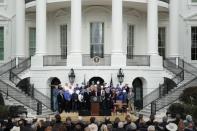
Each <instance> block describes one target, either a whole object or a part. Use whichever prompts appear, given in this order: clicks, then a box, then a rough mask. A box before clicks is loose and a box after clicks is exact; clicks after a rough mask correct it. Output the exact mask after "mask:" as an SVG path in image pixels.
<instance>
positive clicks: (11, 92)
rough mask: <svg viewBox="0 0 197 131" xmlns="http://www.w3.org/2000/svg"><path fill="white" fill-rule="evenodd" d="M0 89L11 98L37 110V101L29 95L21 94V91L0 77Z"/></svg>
mask: <svg viewBox="0 0 197 131" xmlns="http://www.w3.org/2000/svg"><path fill="white" fill-rule="evenodd" d="M0 90H1V91H2V92H3V93H5V94H7V93H8V96H10V97H11V98H13V99H15V100H16V101H18V102H20V103H22V104H24V105H25V106H27V107H29V108H31V109H33V110H34V111H37V101H35V100H32V99H31V98H30V97H28V96H26V95H25V94H21V91H20V90H18V89H17V88H15V87H12V86H11V85H9V84H7V83H5V82H4V81H2V80H1V79H0Z"/></svg>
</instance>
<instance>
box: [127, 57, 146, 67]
mask: <svg viewBox="0 0 197 131" xmlns="http://www.w3.org/2000/svg"><path fill="white" fill-rule="evenodd" d="M126 64H127V66H150V56H148V55H127V63H126Z"/></svg>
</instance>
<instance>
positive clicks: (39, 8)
mask: <svg viewBox="0 0 197 131" xmlns="http://www.w3.org/2000/svg"><path fill="white" fill-rule="evenodd" d="M45 53H46V0H36V55H38V56H43V55H44V54H45Z"/></svg>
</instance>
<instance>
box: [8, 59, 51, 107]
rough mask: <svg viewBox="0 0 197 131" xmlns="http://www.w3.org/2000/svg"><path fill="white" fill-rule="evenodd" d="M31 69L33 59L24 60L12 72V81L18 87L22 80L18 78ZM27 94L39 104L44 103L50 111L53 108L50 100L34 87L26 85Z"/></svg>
mask: <svg viewBox="0 0 197 131" xmlns="http://www.w3.org/2000/svg"><path fill="white" fill-rule="evenodd" d="M30 67H31V57H29V58H27V59H25V60H23V61H22V62H21V63H19V64H18V65H17V66H16V67H15V68H13V69H11V70H10V78H9V79H10V81H12V82H13V83H14V84H15V85H16V86H17V85H18V83H19V82H20V81H22V79H21V78H20V77H19V76H18V74H20V73H21V72H23V71H24V70H26V69H28V68H30ZM25 93H26V94H28V95H29V96H31V97H32V98H33V99H35V100H37V102H38V103H42V104H43V105H45V106H46V107H48V108H49V109H50V108H51V105H50V103H51V102H50V98H49V97H47V96H46V95H44V94H43V93H41V92H40V91H38V90H37V89H36V88H34V85H32V84H30V81H29V84H26V92H25Z"/></svg>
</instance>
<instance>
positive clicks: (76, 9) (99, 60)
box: [0, 0, 197, 97]
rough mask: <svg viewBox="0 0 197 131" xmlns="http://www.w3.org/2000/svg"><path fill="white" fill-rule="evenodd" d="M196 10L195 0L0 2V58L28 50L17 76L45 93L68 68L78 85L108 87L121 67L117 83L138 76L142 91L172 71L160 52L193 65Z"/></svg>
mask: <svg viewBox="0 0 197 131" xmlns="http://www.w3.org/2000/svg"><path fill="white" fill-rule="evenodd" d="M196 12H197V1H196V0H187V1H186V0H169V1H168V0H14V1H13V0H0V62H1V63H2V64H3V63H6V62H7V61H9V60H10V59H12V58H15V57H16V58H17V59H18V58H21V57H23V58H24V57H26V58H27V57H30V56H31V67H30V68H29V69H28V70H27V71H25V72H23V73H22V74H20V76H21V77H22V78H27V77H30V79H31V83H33V84H34V86H35V88H37V89H38V90H40V91H41V92H43V93H44V94H45V95H48V96H50V88H51V87H50V85H51V82H52V80H53V79H54V78H58V79H59V80H60V82H61V84H62V85H64V84H65V83H69V77H68V76H69V73H70V70H71V68H72V69H73V70H74V73H75V81H74V83H75V84H77V83H78V84H79V85H80V84H81V83H82V82H84V81H86V82H88V81H89V80H90V79H91V78H95V77H96V78H95V79H97V78H98V77H99V78H101V79H103V80H104V82H105V83H107V84H109V83H110V81H111V79H112V80H113V84H114V85H116V84H118V83H119V79H118V77H117V75H118V72H119V70H120V68H121V69H122V71H123V73H124V80H123V82H122V85H124V84H129V86H132V87H133V88H136V89H137V88H138V87H135V85H137V86H139V85H138V84H134V83H135V82H136V80H137V81H141V82H139V83H141V84H140V85H141V86H140V87H139V89H140V90H141V91H140V93H141V94H139V95H140V96H141V97H143V96H145V95H146V94H148V93H149V92H151V91H152V90H154V89H156V88H158V87H159V84H162V83H163V78H164V77H168V78H171V77H173V75H171V73H169V71H168V70H166V69H165V68H163V59H164V58H168V57H173V58H178V57H179V58H183V59H184V60H185V61H187V62H189V63H192V64H194V65H196V66H197V13H196ZM177 60H178V59H177ZM136 93H137V92H136Z"/></svg>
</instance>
